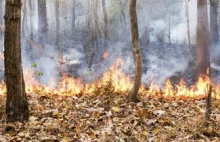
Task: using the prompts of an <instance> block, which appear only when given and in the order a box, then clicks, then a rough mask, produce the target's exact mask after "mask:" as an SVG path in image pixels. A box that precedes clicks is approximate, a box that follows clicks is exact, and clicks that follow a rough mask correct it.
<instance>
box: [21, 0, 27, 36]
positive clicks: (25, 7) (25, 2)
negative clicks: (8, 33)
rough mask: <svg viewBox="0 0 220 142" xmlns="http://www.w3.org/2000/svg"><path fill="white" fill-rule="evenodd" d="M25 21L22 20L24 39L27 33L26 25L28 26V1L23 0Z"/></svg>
mask: <svg viewBox="0 0 220 142" xmlns="http://www.w3.org/2000/svg"><path fill="white" fill-rule="evenodd" d="M22 9H23V10H22V11H23V12H22V13H23V19H22V37H23V38H24V37H25V36H26V33H27V29H26V28H25V25H26V24H27V0H23V7H22Z"/></svg>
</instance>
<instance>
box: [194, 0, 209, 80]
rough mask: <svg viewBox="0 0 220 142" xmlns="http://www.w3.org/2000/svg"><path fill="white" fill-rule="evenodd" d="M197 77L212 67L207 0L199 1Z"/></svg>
mask: <svg viewBox="0 0 220 142" xmlns="http://www.w3.org/2000/svg"><path fill="white" fill-rule="evenodd" d="M196 57H197V61H196V63H197V67H196V72H197V77H198V76H199V75H201V74H206V72H207V69H210V33H209V20H208V11H207V0H198V1H197V31H196Z"/></svg>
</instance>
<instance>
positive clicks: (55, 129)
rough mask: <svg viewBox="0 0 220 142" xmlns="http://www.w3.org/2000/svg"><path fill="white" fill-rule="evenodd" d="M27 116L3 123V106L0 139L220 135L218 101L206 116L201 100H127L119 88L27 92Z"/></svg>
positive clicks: (132, 141) (133, 140)
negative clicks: (88, 91) (83, 92)
mask: <svg viewBox="0 0 220 142" xmlns="http://www.w3.org/2000/svg"><path fill="white" fill-rule="evenodd" d="M28 99H29V104H30V111H31V116H30V120H29V121H28V122H26V123H24V124H22V123H19V122H16V123H10V124H6V123H5V118H4V115H3V111H2V110H3V108H4V107H3V105H2V106H1V112H0V113H1V115H0V117H1V121H0V123H1V125H0V141H23V142H26V141H30V142H38V141H42V142H48V141H49V142H50V141H62V142H69V141H74V142H78V141H79V142H114V141H116V142H146V141H147V142H151V141H152V142H163V141H164V142H168V141H173V142H180V141H183V142H184V141H201V142H202V141H213V142H219V141H220V101H219V100H214V101H213V104H212V108H213V110H212V115H211V120H210V121H209V122H205V120H204V112H205V100H167V99H163V98H160V97H154V98H153V97H151V98H149V97H142V98H141V102H139V103H137V104H133V103H128V101H127V98H126V95H119V94H117V93H109V94H107V95H106V94H101V95H100V94H99V95H83V96H57V95H49V94H48V95H37V94H32V95H29V96H28Z"/></svg>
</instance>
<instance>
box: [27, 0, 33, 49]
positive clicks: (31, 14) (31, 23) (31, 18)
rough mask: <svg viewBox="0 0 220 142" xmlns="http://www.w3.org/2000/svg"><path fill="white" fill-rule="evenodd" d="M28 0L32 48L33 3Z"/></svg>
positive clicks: (31, 43)
mask: <svg viewBox="0 0 220 142" xmlns="http://www.w3.org/2000/svg"><path fill="white" fill-rule="evenodd" d="M28 2H29V9H30V41H29V43H30V47H31V49H33V42H34V33H33V30H34V27H33V6H32V5H33V3H32V0H28Z"/></svg>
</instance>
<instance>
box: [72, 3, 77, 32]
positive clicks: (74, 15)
mask: <svg viewBox="0 0 220 142" xmlns="http://www.w3.org/2000/svg"><path fill="white" fill-rule="evenodd" d="M72 24H73V25H72V26H73V27H72V28H75V26H76V0H73V17H72Z"/></svg>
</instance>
